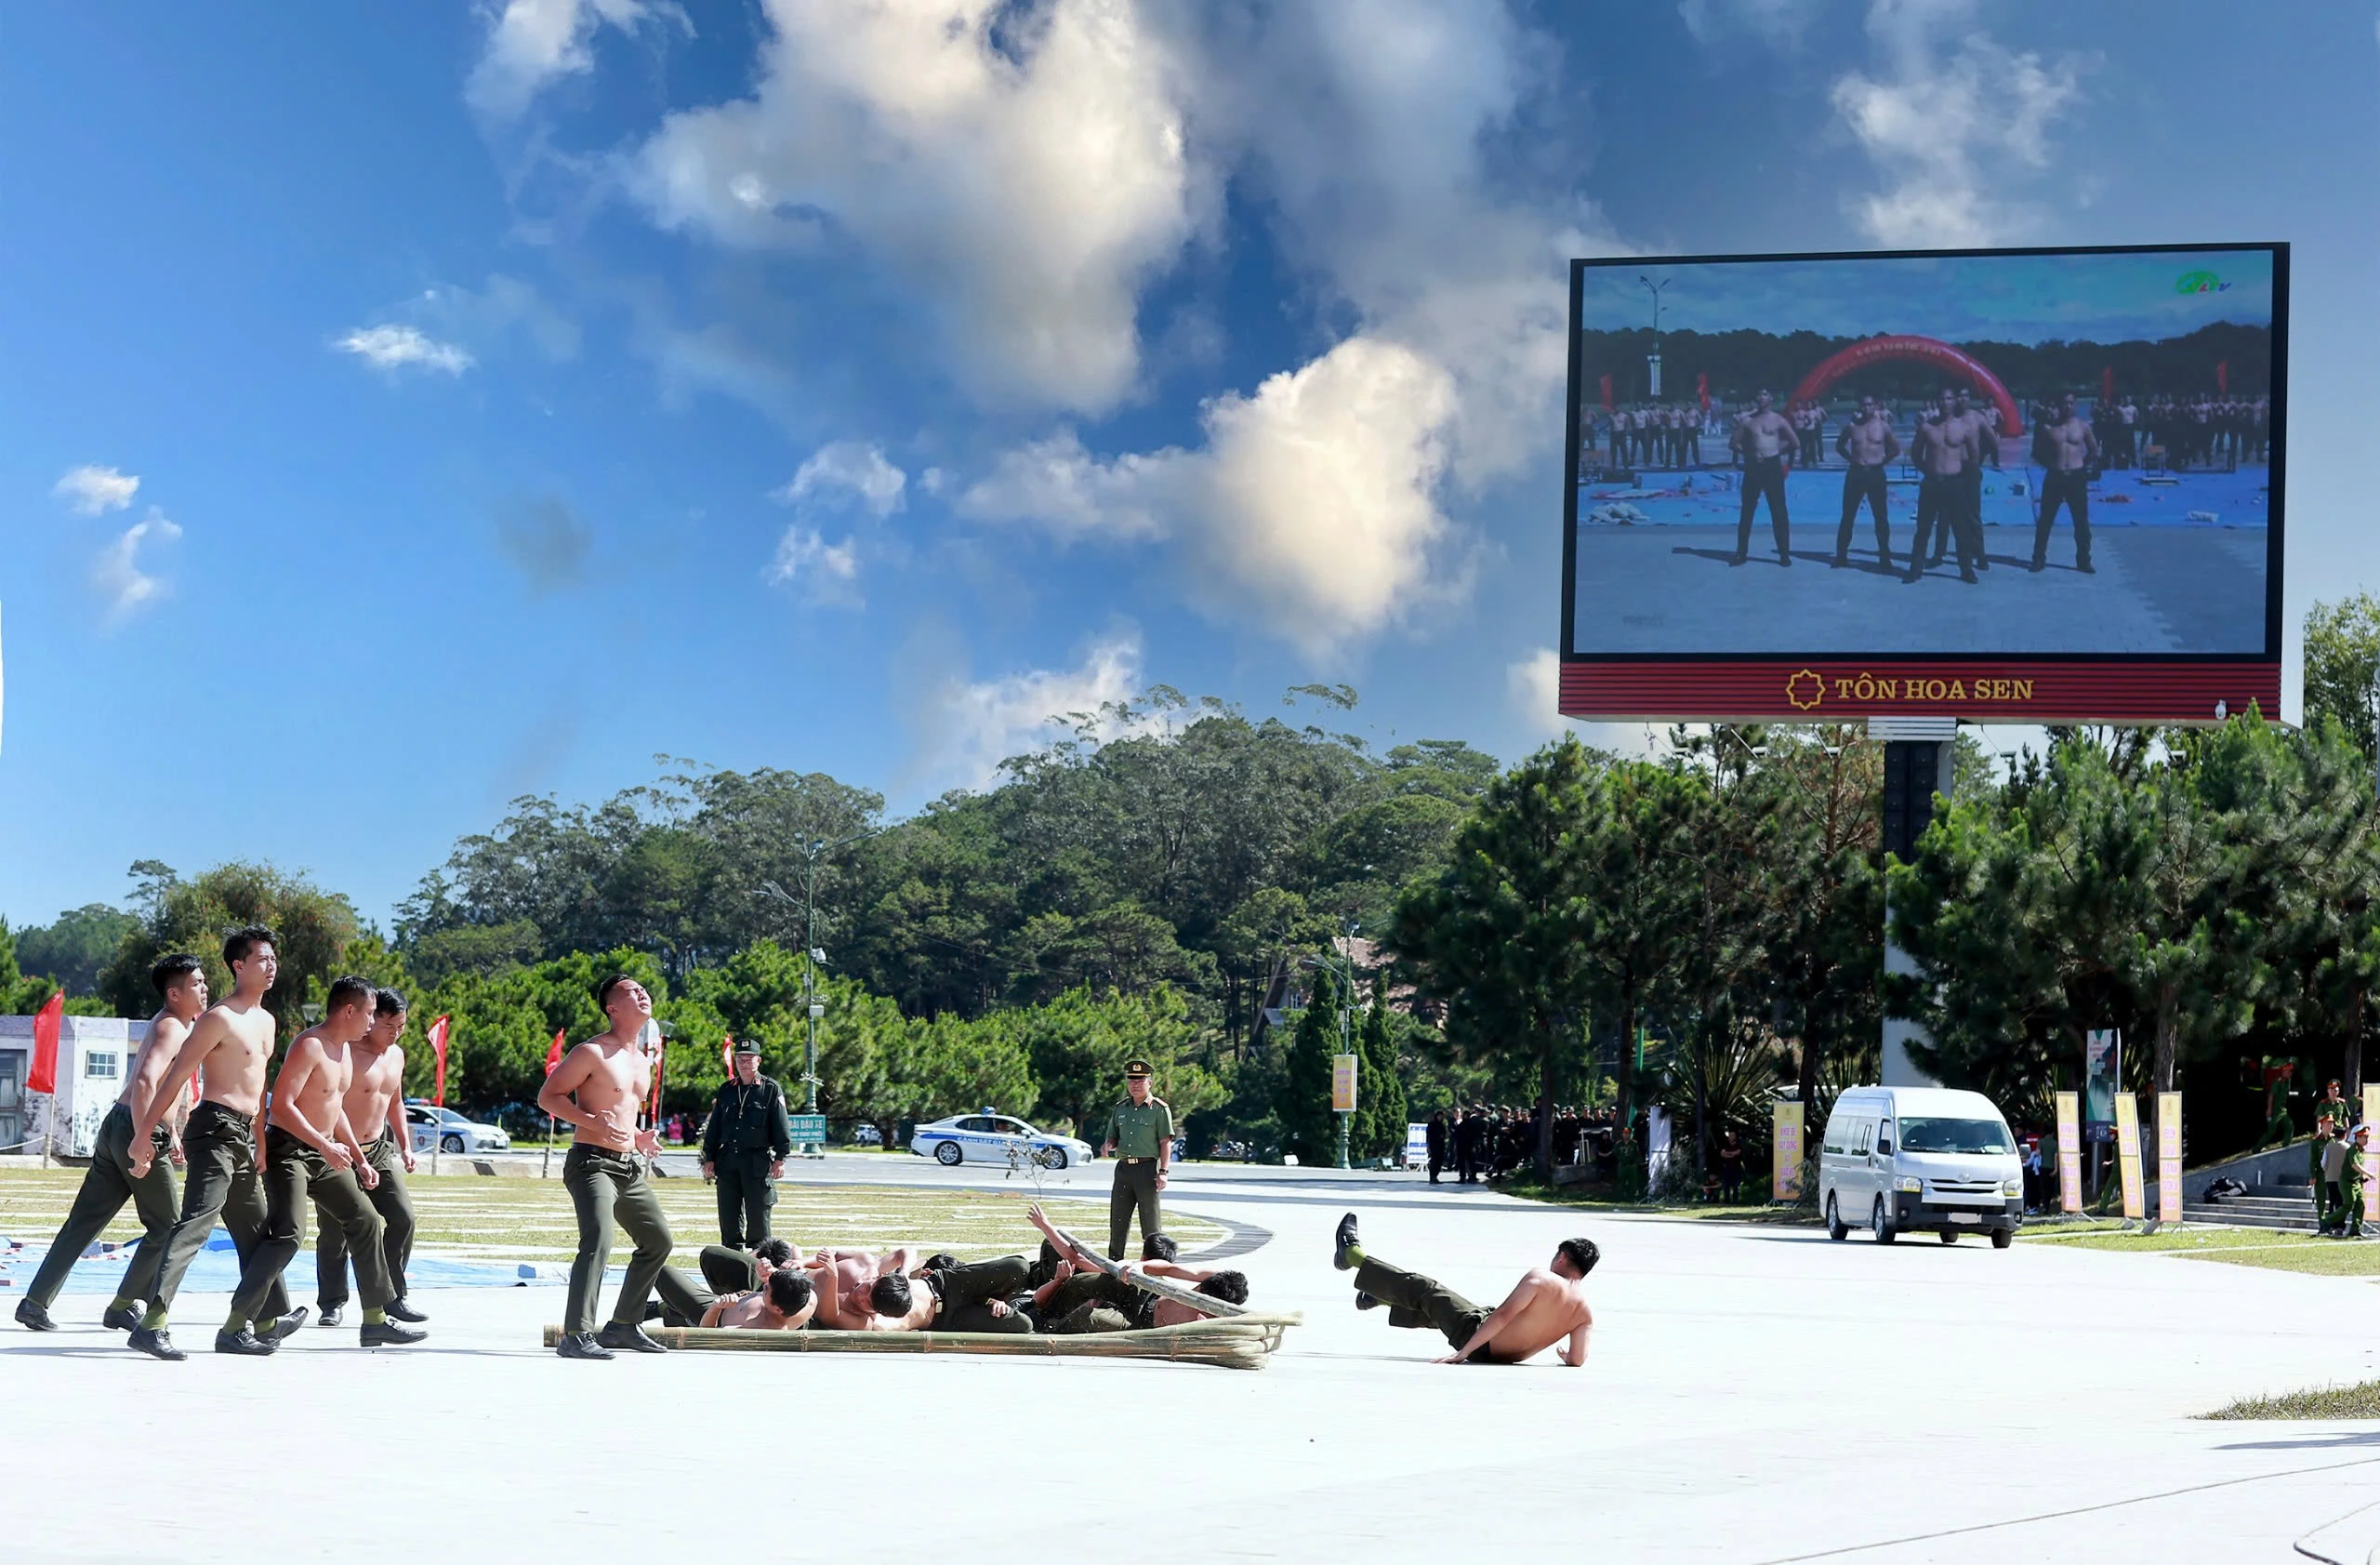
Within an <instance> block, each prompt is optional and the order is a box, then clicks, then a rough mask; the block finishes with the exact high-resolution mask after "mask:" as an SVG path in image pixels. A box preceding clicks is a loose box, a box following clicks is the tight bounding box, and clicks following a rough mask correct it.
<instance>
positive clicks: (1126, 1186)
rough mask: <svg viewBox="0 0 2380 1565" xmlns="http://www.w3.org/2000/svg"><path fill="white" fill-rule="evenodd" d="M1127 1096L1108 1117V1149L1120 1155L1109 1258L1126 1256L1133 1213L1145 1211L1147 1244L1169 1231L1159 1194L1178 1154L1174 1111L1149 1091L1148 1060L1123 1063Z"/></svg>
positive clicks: (1111, 1198)
mask: <svg viewBox="0 0 2380 1565" xmlns="http://www.w3.org/2000/svg"><path fill="white" fill-rule="evenodd" d="M1124 1092H1125V1094H1126V1095H1125V1099H1124V1101H1123V1102H1121V1103H1119V1104H1117V1106H1116V1107H1115V1110H1114V1112H1112V1113H1111V1114H1109V1116H1108V1119H1107V1144H1106V1146H1105V1147H1104V1148H1103V1150H1104V1151H1109V1152H1113V1153H1115V1154H1116V1186H1115V1188H1114V1189H1113V1190H1112V1191H1111V1192H1110V1193H1109V1195H1108V1198H1107V1257H1108V1259H1110V1260H1113V1261H1120V1260H1122V1259H1123V1258H1124V1241H1125V1240H1127V1239H1130V1238H1131V1234H1132V1211H1133V1208H1134V1207H1138V1208H1139V1209H1140V1214H1141V1238H1142V1240H1143V1241H1144V1242H1145V1241H1146V1240H1148V1239H1150V1238H1151V1237H1152V1236H1154V1235H1157V1234H1159V1233H1162V1232H1164V1231H1165V1221H1164V1218H1163V1216H1162V1215H1161V1214H1159V1213H1158V1211H1157V1192H1158V1191H1159V1190H1162V1189H1164V1188H1165V1170H1166V1166H1167V1164H1168V1163H1170V1161H1171V1160H1172V1158H1173V1110H1172V1109H1171V1108H1170V1107H1168V1106H1167V1104H1166V1101H1165V1099H1163V1098H1161V1097H1153V1096H1151V1095H1150V1094H1149V1062H1148V1061H1146V1060H1127V1061H1125V1062H1124Z"/></svg>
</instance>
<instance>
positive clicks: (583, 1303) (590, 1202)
mask: <svg viewBox="0 0 2380 1565" xmlns="http://www.w3.org/2000/svg"><path fill="white" fill-rule="evenodd" d="M647 1172H648V1164H647V1162H646V1160H645V1158H644V1157H643V1155H642V1154H641V1153H637V1152H615V1151H612V1150H610V1149H609V1148H608V1147H596V1146H591V1145H589V1144H588V1143H587V1142H584V1141H581V1142H578V1143H576V1144H575V1145H574V1146H573V1147H571V1149H570V1155H569V1156H568V1157H566V1158H564V1159H563V1160H562V1187H563V1188H564V1189H566V1190H568V1191H569V1192H570V1204H571V1206H572V1207H573V1208H574V1209H575V1211H576V1212H577V1214H578V1253H577V1255H576V1256H575V1257H574V1258H573V1259H572V1261H571V1263H570V1294H569V1297H568V1298H567V1299H566V1300H565V1301H564V1303H563V1306H562V1330H563V1331H564V1332H566V1333H569V1334H571V1335H573V1336H579V1335H583V1334H586V1333H591V1332H593V1331H594V1330H595V1305H596V1299H597V1295H599V1294H600V1293H602V1291H603V1267H604V1266H605V1265H606V1264H607V1263H608V1262H609V1261H610V1259H611V1255H612V1229H613V1226H614V1225H615V1224H617V1225H618V1226H619V1227H624V1228H626V1229H628V1238H629V1239H630V1240H632V1241H634V1243H635V1245H636V1249H635V1252H634V1253H631V1254H630V1255H629V1256H628V1276H626V1277H625V1278H623V1279H621V1280H620V1293H619V1298H618V1300H617V1302H616V1303H615V1306H614V1307H613V1310H612V1323H613V1324H615V1325H617V1326H621V1327H625V1328H628V1329H634V1328H635V1327H637V1326H639V1325H640V1324H641V1323H642V1321H643V1320H644V1305H645V1301H646V1300H647V1299H648V1298H650V1297H652V1295H653V1285H654V1283H655V1280H658V1279H659V1277H660V1276H661V1268H662V1267H665V1266H667V1265H668V1263H669V1252H670V1250H671V1248H672V1247H673V1243H674V1241H673V1240H671V1239H670V1237H669V1219H668V1216H667V1215H666V1214H663V1212H662V1210H661V1199H660V1198H659V1197H658V1196H655V1194H654V1193H653V1184H652V1181H651V1180H650V1179H649V1178H647V1176H646V1175H647Z"/></svg>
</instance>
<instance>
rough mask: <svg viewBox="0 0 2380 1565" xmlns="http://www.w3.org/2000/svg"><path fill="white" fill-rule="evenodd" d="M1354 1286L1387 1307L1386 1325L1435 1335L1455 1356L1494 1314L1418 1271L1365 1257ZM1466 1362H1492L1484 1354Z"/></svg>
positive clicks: (1357, 1272) (1356, 1268) (1473, 1356)
mask: <svg viewBox="0 0 2380 1565" xmlns="http://www.w3.org/2000/svg"><path fill="white" fill-rule="evenodd" d="M1355 1287H1356V1288H1357V1290H1358V1291H1360V1292H1362V1293H1369V1294H1370V1295H1371V1296H1372V1297H1373V1298H1376V1299H1378V1300H1379V1301H1380V1302H1381V1303H1382V1304H1384V1305H1386V1306H1388V1323H1389V1324H1390V1325H1392V1326H1396V1327H1400V1328H1402V1329H1404V1330H1407V1331H1429V1332H1435V1333H1438V1334H1439V1335H1440V1336H1442V1337H1444V1338H1446V1339H1447V1346H1449V1347H1451V1348H1453V1349H1454V1350H1455V1351H1456V1352H1457V1353H1460V1352H1461V1351H1462V1350H1463V1349H1464V1348H1466V1347H1468V1346H1471V1339H1472V1338H1473V1337H1474V1336H1476V1335H1478V1334H1479V1328H1480V1327H1481V1326H1482V1325H1483V1324H1485V1323H1486V1322H1487V1320H1488V1316H1489V1315H1491V1314H1493V1313H1494V1311H1492V1310H1490V1309H1489V1308H1488V1306H1486V1305H1476V1304H1473V1303H1472V1302H1471V1301H1470V1300H1469V1299H1466V1298H1464V1297H1463V1296H1462V1295H1461V1293H1456V1292H1455V1291H1454V1290H1453V1289H1451V1288H1449V1287H1448V1286H1447V1285H1446V1284H1445V1283H1443V1282H1440V1281H1438V1280H1436V1279H1435V1278H1430V1277H1423V1276H1422V1275H1421V1273H1420V1272H1418V1271H1407V1270H1405V1269H1404V1268H1402V1267H1393V1266H1390V1265H1389V1264H1388V1263H1387V1262H1385V1261H1376V1260H1374V1259H1372V1258H1371V1257H1370V1256H1369V1255H1367V1256H1365V1257H1364V1259H1363V1260H1362V1261H1361V1262H1359V1263H1357V1265H1356V1267H1355ZM1463 1361H1464V1362H1465V1363H1470V1364H1479V1363H1491V1362H1494V1360H1493V1359H1490V1358H1489V1356H1488V1354H1487V1353H1484V1352H1482V1353H1474V1354H1473V1355H1472V1356H1471V1357H1470V1358H1469V1359H1465V1360H1463Z"/></svg>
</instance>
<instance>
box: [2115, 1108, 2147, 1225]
mask: <svg viewBox="0 0 2380 1565" xmlns="http://www.w3.org/2000/svg"><path fill="white" fill-rule="evenodd" d="M2116 1166H2117V1171H2118V1173H2119V1174H2121V1175H2122V1179H2123V1214H2124V1215H2125V1216H2126V1217H2129V1218H2131V1219H2132V1220H2133V1221H2134V1222H2135V1223H2136V1222H2139V1221H2140V1220H2141V1219H2142V1218H2144V1217H2146V1216H2148V1215H2149V1207H2148V1205H2147V1203H2146V1201H2145V1200H2144V1199H2143V1194H2142V1191H2141V1188H2140V1100H2139V1099H2138V1098H2136V1097H2135V1096H2133V1095H2132V1094H2130V1093H2118V1094H2116Z"/></svg>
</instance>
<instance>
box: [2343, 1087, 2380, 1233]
mask: <svg viewBox="0 0 2380 1565" xmlns="http://www.w3.org/2000/svg"><path fill="white" fill-rule="evenodd" d="M2375 1111H2380V1092H2370V1093H2366V1094H2363V1122H2364V1123H2365V1124H2367V1125H2368V1124H2370V1123H2372V1116H2373V1113H2374V1112H2375ZM2353 1128H2354V1127H2353V1126H2349V1127H2348V1129H2349V1130H2350V1131H2352V1130H2353ZM2374 1162H2375V1159H2374V1158H2373V1148H2372V1147H2365V1148H2364V1149H2363V1220H2364V1221H2365V1222H2367V1223H2380V1177H2375V1176H2376V1175H2380V1168H2375V1167H2373V1163H2374Z"/></svg>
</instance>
